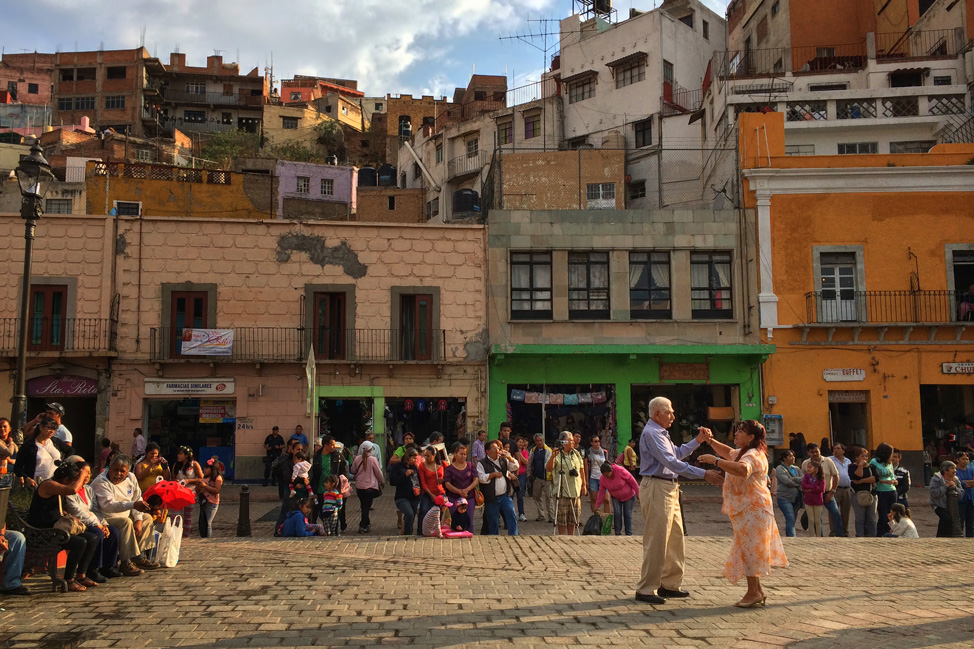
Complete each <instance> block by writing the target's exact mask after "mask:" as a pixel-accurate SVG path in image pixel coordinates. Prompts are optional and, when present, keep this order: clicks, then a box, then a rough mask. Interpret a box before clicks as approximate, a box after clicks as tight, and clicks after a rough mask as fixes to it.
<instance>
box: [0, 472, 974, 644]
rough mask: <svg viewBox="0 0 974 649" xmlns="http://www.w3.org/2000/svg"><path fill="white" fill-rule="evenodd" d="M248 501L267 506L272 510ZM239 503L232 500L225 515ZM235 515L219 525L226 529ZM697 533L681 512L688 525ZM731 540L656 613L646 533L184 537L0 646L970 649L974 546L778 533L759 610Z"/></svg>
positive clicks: (0, 629)
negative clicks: (738, 577)
mask: <svg viewBox="0 0 974 649" xmlns="http://www.w3.org/2000/svg"><path fill="white" fill-rule="evenodd" d="M693 489H694V487H691V488H689V489H688V490H687V491H688V494H687V498H686V500H685V506H686V507H687V508H688V510H689V511H691V512H692V511H694V510H696V511H697V512H698V514H694V516H696V515H701V516H702V515H703V514H706V515H707V516H710V515H711V514H712V513H713V511H714V510H715V509H716V507H717V506H716V502H715V501H714V502H708V501H709V500H711V499H712V497H713V494H712V493H708V492H706V491H702V492H698V493H697V494H693ZM700 489H706V488H705V487H700ZM713 493H716V492H713ZM230 495H231V494H230V493H228V496H230ZM228 500H229V498H228ZM254 504H255V507H261V508H263V507H267V508H268V509H267V511H268V512H269V511H270V509H269V505H270V504H271V503H260V502H257V503H254ZM377 509H379V510H381V507H378V508H377ZM918 509H920V508H918ZM232 510H233V507H232V506H231V504H230V503H229V502H226V503H224V506H223V508H222V509H221V512H220V513H219V514H218V520H219V518H220V517H221V514H229V513H231V512H232ZM708 512H709V513H708ZM389 513H390V514H391V512H389ZM228 518H230V517H229V516H228V517H225V518H223V521H222V524H221V525H220V526H219V527H217V532H218V533H221V532H222V531H223V530H227V531H226V532H225V533H227V534H229V528H230V527H231V526H230V525H229V523H230V522H231V521H229V520H227V519H228ZM714 519H715V520H714V523H712V524H713V525H717V524H718V523H717V519H716V516H715V517H714ZM393 520H394V519H393ZM263 525H264V526H266V527H269V525H270V524H269V523H267V524H263ZM705 525H706V522H705V520H703V519H701V520H700V521H694V520H693V518H691V519H690V520H688V527H691V532H692V531H693V527H697V526H699V527H700V528H701V529H704V528H705ZM723 527H724V534H726V531H727V527H728V525H727V522H726V521H724V522H723ZM255 529H256V528H255ZM376 529H377V527H376V526H373V530H376ZM257 531H260V530H259V529H258V530H257ZM921 533H922V531H921ZM729 546H730V539H729V538H727V537H726V536H693V537H691V538H689V539H688V540H687V555H688V557H689V561H688V569H687V576H686V581H685V585H686V587H687V588H688V589H689V590H691V591H692V592H693V597H692V598H690V599H688V600H683V601H671V602H669V603H667V604H666V605H664V606H659V607H654V606H649V605H645V604H640V603H637V602H635V601H634V600H633V599H632V595H633V592H634V583H635V580H636V577H635V575H636V573H637V572H638V569H639V564H640V561H641V546H640V540H639V539H638V538H616V537H578V538H570V539H569V538H558V537H552V536H550V535H540V534H537V535H532V536H521V537H516V538H509V537H505V536H501V537H478V538H474V539H471V540H457V541H441V540H437V539H416V538H396V537H382V536H378V535H370V536H359V535H353V536H346V537H341V538H331V539H322V538H312V539H272V538H267V537H266V536H265V537H263V538H261V537H259V536H258V537H254V538H249V539H236V538H232V537H229V536H227V537H223V538H216V539H211V540H206V541H203V540H200V539H195V538H194V539H190V540H188V541H186V542H185V543H184V546H183V554H182V558H181V561H180V564H179V566H178V567H177V568H174V569H172V570H162V571H156V572H154V573H151V574H149V575H146V576H144V577H140V578H137V579H125V578H122V579H119V580H113V581H111V582H109V584H108V585H106V586H103V587H99V588H97V589H93V590H92V591H89V592H88V593H83V594H74V593H72V594H66V595H64V594H62V595H54V594H50V593H49V592H48V591H43V592H42V591H40V585H41V584H43V582H42V581H41V580H39V579H32V580H31V585H32V586H34V587H35V590H36V591H37V592H38V594H36V595H34V596H32V597H30V598H8V599H6V600H5V601H4V602H3V603H2V606H3V608H4V609H5V610H2V611H0V641H2V642H4V643H5V644H4V645H3V646H6V647H41V648H44V649H61V648H62V647H75V646H77V647H177V646H184V647H201V648H202V647H207V648H212V649H230V648H232V647H304V646H359V647H365V646H368V647H372V646H382V645H400V646H410V647H414V646H415V647H510V646H518V647H546V646H577V645H590V646H620V645H621V646H643V645H654V646H665V647H677V646H691V647H732V648H736V649H774V648H775V647H784V646H790V647H795V648H796V649H819V648H821V649H826V648H830V647H857V648H861V647H870V648H872V647H879V646H884V647H885V646H889V647H895V648H897V649H899V648H902V647H906V648H921V647H956V648H960V647H969V646H971V639H972V637H974V577H972V574H974V542H972V541H970V540H967V539H934V538H922V539H918V540H912V541H911V540H897V539H813V538H797V539H786V540H785V547H786V551H787V553H788V557H789V560H790V562H791V566H790V567H789V568H786V569H782V570H776V571H775V572H774V574H773V575H772V576H771V577H770V578H768V579H767V580H766V581H765V590H766V592H767V593H768V596H769V600H768V607H767V608H765V609H753V610H750V609H748V610H742V609H736V608H733V607H732V606H731V604H732V603H733V602H734V601H736V600H737V599H739V597H740V595H741V594H742V593H743V590H744V589H743V587H742V585H740V584H738V585H736V586H733V585H731V584H729V583H728V582H727V581H726V580H725V579H724V578H723V577H722V576H721V570H722V567H723V563H724V559H725V557H726V554H727V551H728V548H729Z"/></svg>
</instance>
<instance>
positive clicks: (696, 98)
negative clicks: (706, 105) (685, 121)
mask: <svg viewBox="0 0 974 649" xmlns="http://www.w3.org/2000/svg"><path fill="white" fill-rule="evenodd" d="M702 103H703V90H700V89H697V90H689V89H687V88H684V87H683V86H681V85H680V84H678V83H676V82H675V81H674V82H664V83H663V96H662V97H661V98H660V105H661V106H662V107H663V111H662V112H663V117H670V116H672V115H685V114H687V113H692V112H695V111H697V110H699V109H700V106H701V105H702Z"/></svg>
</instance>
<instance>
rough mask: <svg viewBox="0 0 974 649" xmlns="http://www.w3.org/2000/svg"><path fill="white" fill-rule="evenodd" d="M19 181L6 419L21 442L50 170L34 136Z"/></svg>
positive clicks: (18, 177)
mask: <svg viewBox="0 0 974 649" xmlns="http://www.w3.org/2000/svg"><path fill="white" fill-rule="evenodd" d="M14 173H15V174H16V175H17V182H18V183H19V184H20V195H21V197H22V198H21V204H20V216H21V217H22V218H23V219H24V222H25V230H24V276H23V286H22V288H21V292H20V338H19V339H18V345H17V377H16V380H15V383H16V386H15V390H14V396H13V398H12V399H11V401H12V403H13V408H12V409H11V413H10V423H11V425H12V426H13V429H14V434H15V436H16V437H17V441H18V442H19V443H20V442H23V435H24V433H25V432H26V431H24V425H25V424H26V423H27V378H26V373H27V331H28V325H29V324H30V323H29V319H28V312H29V309H30V265H31V256H32V255H33V250H34V230H35V228H36V227H37V221H38V219H40V218H41V215H42V214H43V213H44V210H43V208H42V206H41V201H42V200H44V196H45V194H47V190H48V189H50V186H51V181H52V180H54V174H52V173H51V165H49V164H48V163H47V160H45V159H44V152H43V150H42V149H41V145H40V143H39V142H38V141H37V140H34V145H33V146H32V147H31V148H30V155H28V156H27V157H26V158H24V159H23V160H21V161H20V165H19V166H18V167H17V168H16V169H15V170H14Z"/></svg>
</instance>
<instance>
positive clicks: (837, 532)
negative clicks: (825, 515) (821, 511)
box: [825, 498, 845, 536]
mask: <svg viewBox="0 0 974 649" xmlns="http://www.w3.org/2000/svg"><path fill="white" fill-rule="evenodd" d="M825 509H827V510H828V511H829V521H830V522H831V527H832V536H845V530H843V529H842V514H841V513H840V512H839V504H838V503H837V502H835V498H833V499H832V500H830V501H828V502H827V503H825Z"/></svg>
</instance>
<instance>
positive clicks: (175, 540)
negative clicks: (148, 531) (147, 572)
mask: <svg viewBox="0 0 974 649" xmlns="http://www.w3.org/2000/svg"><path fill="white" fill-rule="evenodd" d="M182 543H183V517H182V516H173V517H172V518H167V519H166V525H165V526H164V527H163V528H162V534H160V536H159V545H158V546H157V547H156V561H158V562H159V563H161V564H162V565H163V566H165V567H166V568H175V567H176V564H177V563H179V548H180V546H181V545H182Z"/></svg>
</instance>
